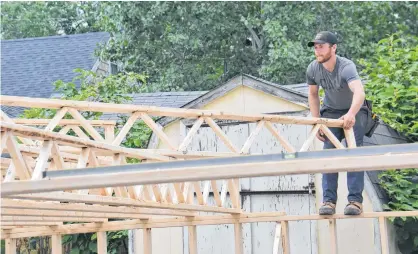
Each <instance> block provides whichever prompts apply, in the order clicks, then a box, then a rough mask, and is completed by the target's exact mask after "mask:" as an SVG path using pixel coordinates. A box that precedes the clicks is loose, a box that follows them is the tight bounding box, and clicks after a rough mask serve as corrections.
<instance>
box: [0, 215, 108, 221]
mask: <svg viewBox="0 0 418 254" xmlns="http://www.w3.org/2000/svg"><path fill="white" fill-rule="evenodd" d="M105 220H106V219H103V218H87V217H81V218H77V217H50V216H48V217H40V216H36V217H35V216H2V217H1V222H104V221H105Z"/></svg>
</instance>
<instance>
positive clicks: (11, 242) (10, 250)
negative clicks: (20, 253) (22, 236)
mask: <svg viewBox="0 0 418 254" xmlns="http://www.w3.org/2000/svg"><path fill="white" fill-rule="evenodd" d="M6 254H16V239H15V238H8V239H6Z"/></svg>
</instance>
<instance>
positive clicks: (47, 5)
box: [1, 1, 98, 40]
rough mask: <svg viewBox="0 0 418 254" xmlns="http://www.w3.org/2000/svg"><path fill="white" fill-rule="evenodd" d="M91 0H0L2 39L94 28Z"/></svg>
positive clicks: (75, 31) (93, 4)
mask: <svg viewBox="0 0 418 254" xmlns="http://www.w3.org/2000/svg"><path fill="white" fill-rule="evenodd" d="M94 7H95V3H93V2H53V1H46V2H3V1H2V2H1V9H2V10H1V24H2V32H1V39H2V40H7V39H21V38H29V37H42V36H51V35H58V34H75V33H84V32H92V31H97V29H98V28H97V27H95V26H94V24H95V23H96V22H95V16H94V15H93V13H94Z"/></svg>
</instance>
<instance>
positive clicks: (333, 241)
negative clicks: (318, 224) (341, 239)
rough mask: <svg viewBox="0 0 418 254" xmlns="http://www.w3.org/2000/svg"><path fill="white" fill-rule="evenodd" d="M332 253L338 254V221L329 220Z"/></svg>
mask: <svg viewBox="0 0 418 254" xmlns="http://www.w3.org/2000/svg"><path fill="white" fill-rule="evenodd" d="M328 223H329V235H330V251H331V254H338V237H337V221H336V220H335V219H329V220H328Z"/></svg>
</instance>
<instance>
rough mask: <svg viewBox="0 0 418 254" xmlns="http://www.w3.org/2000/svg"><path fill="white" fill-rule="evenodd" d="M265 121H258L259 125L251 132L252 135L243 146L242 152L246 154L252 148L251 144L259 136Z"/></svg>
mask: <svg viewBox="0 0 418 254" xmlns="http://www.w3.org/2000/svg"><path fill="white" fill-rule="evenodd" d="M264 123H265V121H260V122H258V124H257V126H256V127H255V129H254V131H253V132H251V134H250V136H249V137H248V138H247V141H245V144H244V145H243V146H242V149H241V153H242V154H246V153H248V151H249V150H250V147H251V145H252V144H253V142H254V140H255V138H256V137H257V135H258V133H260V131H261V129H263V127H264Z"/></svg>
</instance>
